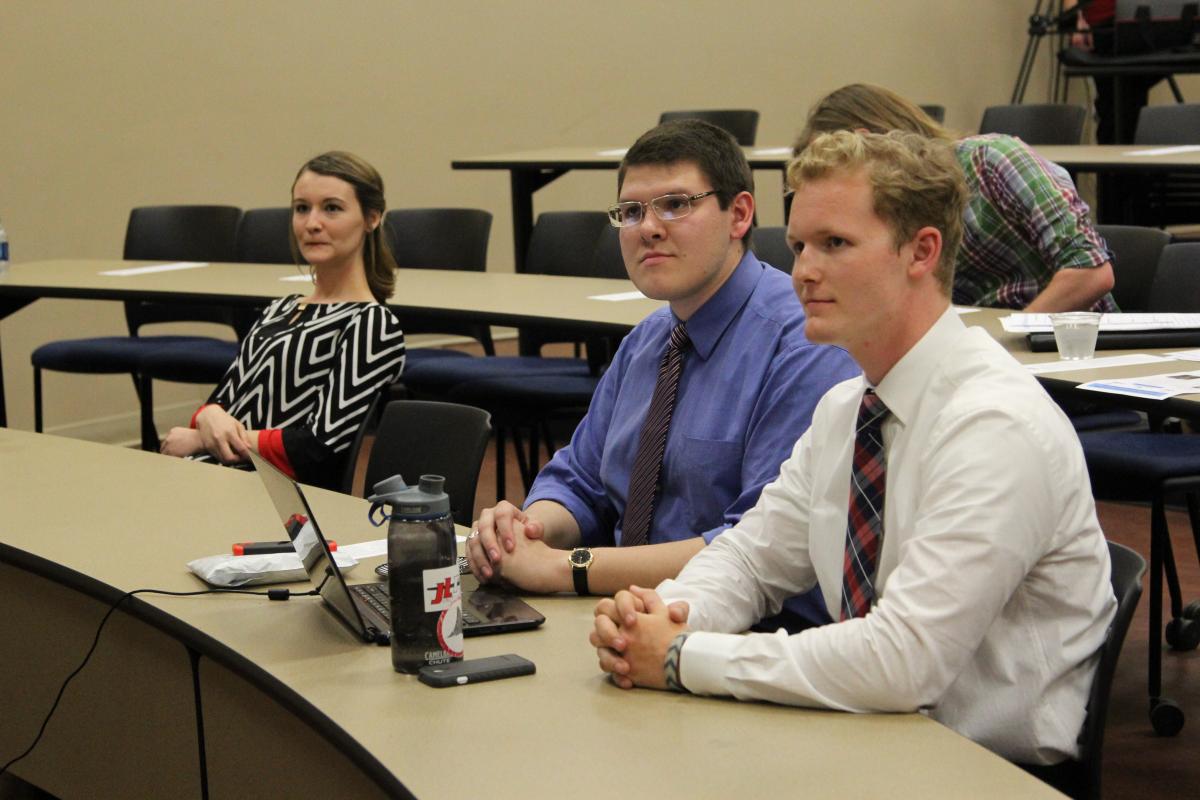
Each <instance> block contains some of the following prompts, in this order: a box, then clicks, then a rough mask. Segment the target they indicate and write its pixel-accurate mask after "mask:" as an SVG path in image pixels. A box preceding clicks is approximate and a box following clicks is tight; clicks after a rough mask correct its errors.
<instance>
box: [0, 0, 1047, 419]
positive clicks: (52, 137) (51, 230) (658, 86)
mask: <svg viewBox="0 0 1200 800" xmlns="http://www.w3.org/2000/svg"><path fill="white" fill-rule="evenodd" d="M1031 7H1032V3H1031V2H1028V1H1027V0H976V2H973V3H969V4H963V3H948V2H945V0H901V1H900V2H893V3H877V2H868V1H867V0H799V1H798V2H790V3H783V2H760V1H759V0H749V2H744V3H736V4H735V3H731V2H728V0H724V1H723V2H716V0H684V1H677V2H671V3H654V2H647V0H608V1H607V2H595V0H588V1H586V2H585V1H584V0H558V1H556V2H549V1H547V0H528V1H527V2H503V3H501V2H495V3H486V2H469V3H468V2H455V1H454V0H448V1H447V2H441V3H428V2H409V1H408V0H389V1H388V2H383V0H358V2H353V3H341V4H333V3H317V2H311V1H310V0H290V1H289V2H282V1H281V0H257V1H256V2H253V3H245V2H233V0H195V1H194V2H189V3H183V2H174V1H173V0H166V1H165V2H164V0H157V1H154V0H145V2H136V1H135V0H101V2H96V3H81V2H75V0H5V1H4V2H2V3H0V31H3V40H4V43H3V46H0V109H3V115H2V122H0V218H2V219H3V221H4V224H5V226H6V227H7V229H8V234H9V239H10V241H11V246H12V252H13V254H14V256H15V258H16V259H17V260H18V261H25V260H36V259H43V258H51V257H69V256H77V257H78V256H86V257H117V256H119V254H120V252H121V243H122V236H123V231H124V225H125V220H126V216H127V214H128V212H129V209H130V208H131V207H133V206H137V205H144V204H155V203H229V204H233V205H240V206H242V207H254V206H264V205H284V204H286V203H287V201H288V194H287V192H288V187H289V184H290V181H291V178H292V175H293V174H294V171H295V169H296V168H297V166H298V165H299V164H300V163H301V162H302V161H303V160H304V159H305V158H306V157H308V156H310V155H312V154H314V153H316V152H319V151H321V150H325V149H329V148H334V147H337V148H344V149H349V150H353V151H356V152H358V153H360V154H362V155H364V156H365V157H367V158H368V159H369V160H371V161H372V162H373V163H374V164H375V165H376V166H377V167H379V169H380V170H381V172H382V173H383V174H384V176H385V178H386V180H387V182H388V188H389V192H388V199H389V202H390V204H391V205H393V206H405V205H469V206H478V207H482V208H486V209H489V210H491V211H492V212H493V213H494V214H495V215H496V223H495V228H494V235H493V240H492V247H491V268H492V269H500V270H503V269H511V261H512V259H511V246H512V245H511V236H510V234H509V230H510V221H509V215H508V203H509V200H508V181H507V175H506V174H504V173H491V172H456V171H453V170H451V169H450V166H449V165H450V161H451V159H452V158H454V157H458V156H465V155H482V154H488V153H493V152H503V151H507V150H514V149H521V148H531V147H542V146H552V145H560V144H571V145H597V146H608V147H614V146H623V145H627V144H628V143H629V142H631V141H632V140H633V138H635V137H636V136H637V135H638V134H639V133H641V132H642V131H643V130H644V129H646V128H647V127H649V126H650V125H652V124H653V123H654V122H655V120H656V119H657V116H658V113H659V112H660V111H662V110H664V109H670V108H688V107H699V108H703V107H751V108H757V109H759V111H760V112H761V113H762V118H761V123H760V128H759V143H760V144H764V145H765V144H787V143H789V142H790V139H791V137H792V135H793V134H794V133H795V131H796V129H797V127H798V126H799V123H800V120H801V116H802V113H803V111H804V109H805V108H806V107H807V105H808V104H809V103H810V102H811V101H813V100H814V99H816V98H817V97H818V96H819V95H820V94H822V93H823V92H824V91H826V90H828V89H830V88H833V87H835V86H837V85H840V84H843V83H846V82H850V81H856V80H864V81H872V82H878V83H884V84H887V85H889V86H891V87H892V88H894V89H896V90H898V91H900V92H901V93H903V94H906V95H908V96H909V97H911V98H913V99H914V100H917V101H918V102H940V103H943V104H944V105H945V106H946V107H947V109H948V120H947V121H948V123H949V124H951V125H952V126H956V127H959V128H962V129H970V128H973V127H974V126H975V125H976V124H977V121H978V119H979V116H980V114H981V112H982V110H983V108H984V107H985V106H987V105H990V104H995V103H1004V102H1007V101H1008V96H1009V93H1010V92H1011V90H1012V83H1013V80H1014V78H1015V75H1016V71H1017V66H1018V63H1019V59H1020V55H1021V51H1022V49H1023V47H1024V45H1025V18H1026V16H1027V15H1028V13H1029V12H1030V10H1031ZM1040 59H1041V60H1040V62H1039V68H1043V67H1044V66H1045V60H1046V57H1045V54H1044V53H1043V54H1042V55H1041V56H1040ZM1033 86H1034V89H1033V91H1032V92H1031V98H1030V99H1033V95H1041V94H1042V93H1044V87H1045V80H1044V79H1042V78H1039V79H1038V80H1036V81H1035V82H1034V84H1033ZM759 180H760V188H761V190H762V195H763V203H762V205H763V207H764V210H763V213H762V215H761V218H762V221H763V222H764V223H766V224H779V223H780V222H781V219H780V212H779V210H778V206H777V205H776V204H774V203H773V202H772V201H771V200H772V198H773V197H774V196H775V193H776V191H777V188H778V186H779V183H778V176H777V175H775V174H772V173H760V175H759ZM613 191H614V184H613V175H612V174H610V173H578V174H572V175H568V176H566V177H564V178H562V179H560V180H559V181H557V182H556V183H555V184H553V185H551V186H549V187H547V188H546V189H544V190H542V191H541V192H540V193H539V195H538V198H537V210H546V209H556V208H589V207H593V208H594V207H601V206H603V205H605V204H606V203H607V202H609V200H610V199H611V197H612V195H613ZM122 326H123V322H122V318H121V315H120V310H119V307H118V305H117V304H114V303H98V302H83V301H40V302H37V303H35V304H33V305H32V306H30V307H28V308H26V309H24V310H22V311H19V312H17V313H16V314H15V315H13V316H11V317H9V318H8V319H6V320H4V321H3V322H2V323H0V335H2V337H3V346H4V349H3V357H4V365H5V366H4V369H5V380H6V386H7V396H8V400H9V419H10V422H11V424H12V425H13V426H14V427H19V428H32V400H31V397H32V390H31V388H30V375H29V373H30V368H29V352H30V350H31V349H32V348H33V347H36V346H37V345H38V344H40V343H42V342H45V341H48V340H51V339H56V338H65V337H72V336H84V335H100V334H105V333H118V332H120V331H121V329H122ZM176 389H177V391H174V392H172V391H168V390H166V389H164V390H162V391H160V392H159V397H158V400H159V402H160V413H159V422H160V427H163V426H165V425H166V424H169V423H170V422H172V421H177V420H182V419H186V417H187V415H188V411H190V408H191V407H192V406H193V405H194V403H195V402H197V401H198V400H199V399H200V398H202V397H203V396H204V394H205V390H203V389H199V388H197V387H188V386H181V387H176ZM46 392H47V396H48V398H47V400H48V408H47V426H48V428H49V429H50V430H59V431H61V432H65V433H68V434H71V435H87V436H93V437H95V438H103V439H106V440H110V441H119V440H124V439H132V438H134V436H135V435H136V434H135V430H136V425H135V421H134V416H135V415H134V412H135V409H136V403H135V400H134V396H133V392H132V388H131V385H130V383H129V380H128V379H127V378H123V377H89V376H77V375H72V376H63V375H49V376H48V377H47V379H46Z"/></svg>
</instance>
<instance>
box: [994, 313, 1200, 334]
mask: <svg viewBox="0 0 1200 800" xmlns="http://www.w3.org/2000/svg"><path fill="white" fill-rule="evenodd" d="M1000 325H1001V326H1002V327H1003V328H1004V330H1006V331H1008V332H1009V333H1052V332H1053V331H1054V325H1053V324H1051V322H1050V315H1049V314H1009V315H1008V316H1007V317H1001V318H1000ZM1193 328H1200V314H1150V313H1139V314H1101V315H1100V330H1102V331H1162V330H1191V329H1193Z"/></svg>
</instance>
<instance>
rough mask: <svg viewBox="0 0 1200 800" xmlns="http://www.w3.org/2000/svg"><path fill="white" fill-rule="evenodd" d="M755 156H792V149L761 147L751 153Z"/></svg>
mask: <svg viewBox="0 0 1200 800" xmlns="http://www.w3.org/2000/svg"><path fill="white" fill-rule="evenodd" d="M750 154H751V155H755V156H790V155H791V154H792V148H790V147H759V148H756V149H754V150H752V151H751V152H750Z"/></svg>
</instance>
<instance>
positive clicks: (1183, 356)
mask: <svg viewBox="0 0 1200 800" xmlns="http://www.w3.org/2000/svg"><path fill="white" fill-rule="evenodd" d="M1167 355H1169V356H1170V357H1171V358H1178V359H1179V360H1180V361H1200V350H1176V351H1175V352H1174V353H1167Z"/></svg>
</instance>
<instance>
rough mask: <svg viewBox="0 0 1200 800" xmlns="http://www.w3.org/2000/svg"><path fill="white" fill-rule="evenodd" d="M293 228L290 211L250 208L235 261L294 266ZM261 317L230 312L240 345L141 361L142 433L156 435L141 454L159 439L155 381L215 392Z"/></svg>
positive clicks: (210, 345)
mask: <svg viewBox="0 0 1200 800" xmlns="http://www.w3.org/2000/svg"><path fill="white" fill-rule="evenodd" d="M291 224H292V210H291V209H290V208H287V207H282V208H252V209H248V210H247V211H245V212H243V214H242V218H241V221H240V222H239V223H238V229H237V240H236V243H235V245H234V258H233V260H235V261H237V262H239V263H246V264H292V263H295V257H294V256H293V255H292V248H291V240H290V236H289V231H290V230H291ZM261 311H262V308H261V307H254V306H246V307H235V308H230V309H229V311H228V313H229V314H230V316H231V318H232V320H233V328H234V331H235V332H236V333H237V341H232V342H229V341H225V340H223V339H210V340H207V341H203V342H182V343H174V344H167V345H165V346H163V347H161V348H157V349H155V350H153V351H151V352H149V353H147V354H146V355H145V356H144V357H143V358H142V359H141V364H140V368H139V370H138V385H139V392H140V396H141V398H142V414H143V418H142V430H143V432H146V431H150V432H153V438H152V439H150V440H149V441H143V443H142V447H143V449H157V448H158V434H157V429H156V428H155V425H154V381H156V380H157V381H174V382H176V383H199V384H207V385H210V386H215V385H216V384H217V383H218V382H219V381H220V380H221V378H222V377H224V375H225V371H226V370H227V369H229V365H230V364H232V363H233V361H234V359H235V358H237V351H238V342H240V341H241V340H242V338H243V337H244V336H245V335H246V333H247V332H248V331H249V330H250V328H251V326H253V325H254V321H255V320H256V319H257V318H258V315H259V314H260V313H261Z"/></svg>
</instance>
